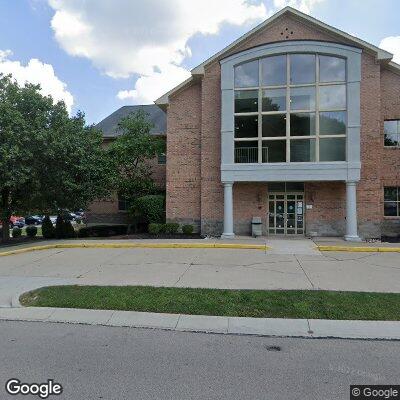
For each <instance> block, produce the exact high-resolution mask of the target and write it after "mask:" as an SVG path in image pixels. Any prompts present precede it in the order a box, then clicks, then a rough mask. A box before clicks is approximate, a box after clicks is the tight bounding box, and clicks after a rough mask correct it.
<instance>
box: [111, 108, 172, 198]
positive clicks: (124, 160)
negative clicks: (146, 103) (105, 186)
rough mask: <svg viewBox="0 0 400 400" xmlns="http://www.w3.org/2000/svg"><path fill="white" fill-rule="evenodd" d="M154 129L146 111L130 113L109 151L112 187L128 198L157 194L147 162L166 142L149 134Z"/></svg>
mask: <svg viewBox="0 0 400 400" xmlns="http://www.w3.org/2000/svg"><path fill="white" fill-rule="evenodd" d="M152 127H153V125H152V123H151V122H150V121H149V120H148V115H147V114H146V113H145V112H144V111H142V110H139V111H137V112H136V113H131V114H130V115H128V116H127V117H125V118H123V119H122V120H121V121H120V123H119V124H118V129H119V131H120V132H121V135H120V136H118V137H117V138H116V139H115V141H114V142H113V143H111V144H110V146H109V148H108V155H109V158H110V160H112V162H113V163H114V170H115V171H116V174H115V175H113V179H114V183H113V186H114V188H116V189H117V191H118V193H119V194H120V195H121V196H122V197H124V198H126V199H130V200H132V199H134V198H136V197H138V196H142V195H146V194H151V193H154V192H155V191H156V188H155V185H154V181H153V179H152V170H151V166H150V165H149V163H148V160H150V159H152V158H154V157H155V156H156V155H158V154H161V153H162V152H163V151H165V150H164V148H165V141H164V140H163V139H161V138H160V137H157V136H154V135H151V134H150V130H151V128H152Z"/></svg>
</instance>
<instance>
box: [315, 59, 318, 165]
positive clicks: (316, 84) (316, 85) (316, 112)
mask: <svg viewBox="0 0 400 400" xmlns="http://www.w3.org/2000/svg"><path fill="white" fill-rule="evenodd" d="M315 60H316V66H315V68H316V69H315V72H316V76H315V79H316V82H315V91H316V93H315V134H316V136H317V137H316V140H315V151H316V153H317V154H316V155H315V161H316V162H319V55H318V54H317V56H316V57H315Z"/></svg>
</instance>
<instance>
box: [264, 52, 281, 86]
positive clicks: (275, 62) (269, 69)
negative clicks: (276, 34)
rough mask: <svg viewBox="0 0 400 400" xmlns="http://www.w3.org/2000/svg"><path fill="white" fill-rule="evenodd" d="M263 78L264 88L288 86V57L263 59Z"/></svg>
mask: <svg viewBox="0 0 400 400" xmlns="http://www.w3.org/2000/svg"><path fill="white" fill-rule="evenodd" d="M261 76H262V85H263V86H284V85H286V55H283V56H273V57H266V58H263V59H262V60H261Z"/></svg>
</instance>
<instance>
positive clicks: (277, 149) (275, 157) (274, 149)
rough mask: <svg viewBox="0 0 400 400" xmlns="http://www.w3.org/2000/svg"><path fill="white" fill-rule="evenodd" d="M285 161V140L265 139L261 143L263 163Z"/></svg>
mask: <svg viewBox="0 0 400 400" xmlns="http://www.w3.org/2000/svg"><path fill="white" fill-rule="evenodd" d="M285 161H286V140H265V141H263V145H262V162H263V163H280V162H285Z"/></svg>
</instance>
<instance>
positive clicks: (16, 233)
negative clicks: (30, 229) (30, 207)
mask: <svg viewBox="0 0 400 400" xmlns="http://www.w3.org/2000/svg"><path fill="white" fill-rule="evenodd" d="M21 234H22V229H21V228H18V226H14V228H13V229H12V236H13V237H15V238H16V237H20V236H21Z"/></svg>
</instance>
